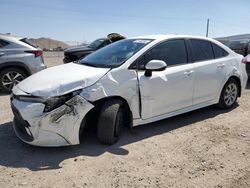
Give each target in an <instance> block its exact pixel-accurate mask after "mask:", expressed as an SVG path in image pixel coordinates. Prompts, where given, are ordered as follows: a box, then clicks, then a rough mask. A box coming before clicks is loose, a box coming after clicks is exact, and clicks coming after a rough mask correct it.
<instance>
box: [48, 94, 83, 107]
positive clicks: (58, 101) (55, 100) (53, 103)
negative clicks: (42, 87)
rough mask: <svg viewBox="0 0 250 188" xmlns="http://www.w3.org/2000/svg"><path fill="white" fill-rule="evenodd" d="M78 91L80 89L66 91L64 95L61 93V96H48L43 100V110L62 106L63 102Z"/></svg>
mask: <svg viewBox="0 0 250 188" xmlns="http://www.w3.org/2000/svg"><path fill="white" fill-rule="evenodd" d="M79 93H81V90H78V91H74V92H72V93H68V94H66V95H62V96H58V97H51V98H48V99H47V100H46V101H45V102H44V104H45V108H44V112H50V111H52V110H54V109H56V108H58V107H59V106H62V105H63V104H64V103H65V102H67V101H68V100H70V99H71V98H73V97H74V96H76V95H78V94H79Z"/></svg>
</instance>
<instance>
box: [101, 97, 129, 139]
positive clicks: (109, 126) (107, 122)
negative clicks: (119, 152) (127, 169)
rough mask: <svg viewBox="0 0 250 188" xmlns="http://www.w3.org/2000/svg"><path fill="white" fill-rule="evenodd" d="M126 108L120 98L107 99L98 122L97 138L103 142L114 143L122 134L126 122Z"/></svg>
mask: <svg viewBox="0 0 250 188" xmlns="http://www.w3.org/2000/svg"><path fill="white" fill-rule="evenodd" d="M124 117H125V108H124V105H123V102H122V101H121V100H118V99H113V100H110V101H107V102H105V103H104V105H103V106H102V109H101V112H100V115H99V119H98V124H97V138H98V140H99V141H100V142H101V143H103V144H113V143H115V142H116V141H117V140H118V139H119V136H120V133H121V129H122V128H123V127H124V122H125V118H124Z"/></svg>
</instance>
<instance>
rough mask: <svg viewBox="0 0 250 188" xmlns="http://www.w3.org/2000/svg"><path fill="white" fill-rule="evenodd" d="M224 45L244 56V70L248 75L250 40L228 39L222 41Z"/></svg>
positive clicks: (249, 70) (249, 71) (249, 73)
mask: <svg viewBox="0 0 250 188" xmlns="http://www.w3.org/2000/svg"><path fill="white" fill-rule="evenodd" d="M224 44H225V45H226V46H228V47H229V48H231V49H232V50H233V51H234V52H236V53H238V54H241V55H243V56H244V57H246V56H247V57H246V58H245V59H244V61H245V62H244V63H245V64H246V70H247V74H248V76H250V40H249V39H240V40H230V41H227V42H225V43H224Z"/></svg>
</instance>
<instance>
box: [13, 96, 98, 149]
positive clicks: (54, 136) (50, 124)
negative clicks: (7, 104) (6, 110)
mask: <svg viewBox="0 0 250 188" xmlns="http://www.w3.org/2000/svg"><path fill="white" fill-rule="evenodd" d="M12 105H13V106H14V108H15V109H17V111H18V112H19V113H20V116H21V117H22V118H23V120H24V121H27V122H28V124H29V126H27V127H25V129H26V131H27V134H30V135H32V137H33V140H32V141H27V140H25V139H24V136H23V135H21V134H20V132H18V131H16V133H17V136H18V137H19V138H20V139H22V140H23V141H24V142H26V143H29V144H32V145H38V146H65V145H76V144H79V143H80V141H79V129H80V126H81V123H82V120H83V118H84V117H85V115H86V114H87V113H88V112H89V111H90V110H91V109H92V108H93V107H94V106H93V105H92V104H91V103H89V102H88V101H87V100H85V99H84V98H83V97H81V96H79V95H77V96H75V97H73V98H72V99H70V100H69V101H67V102H66V103H65V104H64V105H62V106H60V107H58V108H56V109H54V110H52V111H51V112H48V113H44V112H43V109H44V104H42V103H31V102H23V101H19V100H16V99H14V100H13V101H12ZM18 123H19V122H17V121H14V129H15V130H17V128H18Z"/></svg>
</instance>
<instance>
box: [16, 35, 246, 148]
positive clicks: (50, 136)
mask: <svg viewBox="0 0 250 188" xmlns="http://www.w3.org/2000/svg"><path fill="white" fill-rule="evenodd" d="M242 59H243V57H242V56H241V55H238V54H236V53H235V52H233V51H231V50H230V49H229V48H227V47H226V46H224V45H222V44H221V43H219V42H218V41H215V40H213V39H208V38H202V37H194V36H180V35H156V36H144V37H136V38H131V39H124V40H121V41H118V42H115V43H113V44H111V45H109V46H107V47H104V48H102V49H100V50H98V51H96V52H94V53H92V54H90V55H89V56H87V57H85V58H84V59H82V60H80V61H79V62H78V63H69V64H65V65H60V66H56V67H52V68H49V69H46V70H43V71H41V72H39V73H36V74H35V75H33V76H31V77H29V78H27V79H25V80H24V81H22V82H20V83H19V84H18V85H17V86H15V87H14V89H13V93H12V95H11V106H12V110H13V113H14V120H13V125H14V130H15V133H16V134H17V136H18V137H19V138H20V139H21V140H22V141H24V142H26V143H29V144H32V145H38V146H65V145H75V144H79V137H80V135H81V132H82V130H84V128H85V127H86V125H90V126H92V125H93V126H94V124H95V122H96V124H97V138H98V139H99V141H100V142H102V143H105V144H112V143H114V142H115V141H116V140H117V139H118V137H119V134H120V131H121V128H122V127H123V126H128V127H132V126H136V125H140V124H145V123H150V122H154V121H158V120H161V119H164V118H167V117H171V116H175V115H178V114H181V113H185V112H188V111H191V110H195V109H198V108H202V107H205V106H209V105H213V104H217V105H218V106H219V107H221V108H231V107H232V106H233V105H234V104H235V102H236V100H237V97H239V96H240V95H241V92H242V90H243V89H244V88H245V86H246V82H247V74H246V69H245V61H242Z"/></svg>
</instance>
